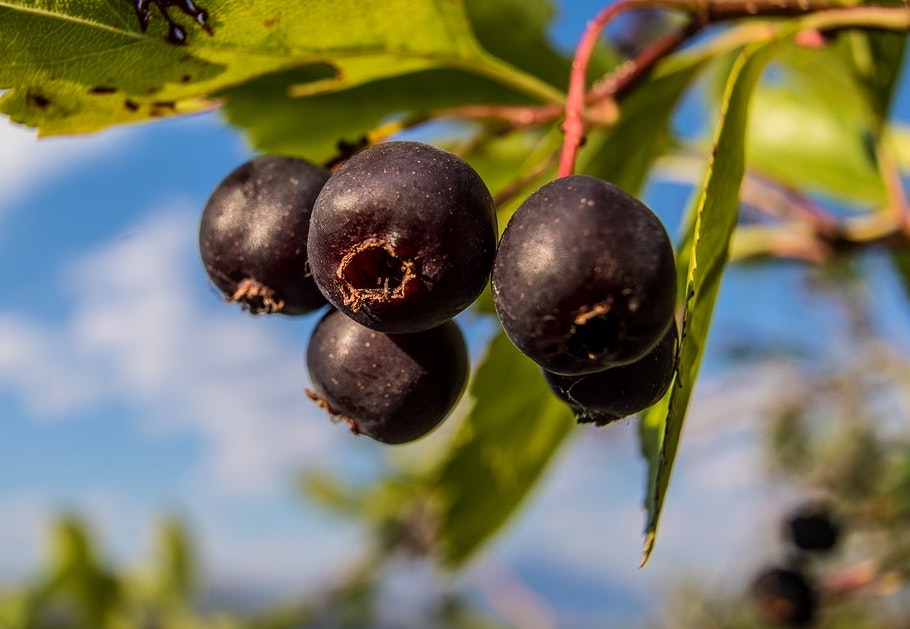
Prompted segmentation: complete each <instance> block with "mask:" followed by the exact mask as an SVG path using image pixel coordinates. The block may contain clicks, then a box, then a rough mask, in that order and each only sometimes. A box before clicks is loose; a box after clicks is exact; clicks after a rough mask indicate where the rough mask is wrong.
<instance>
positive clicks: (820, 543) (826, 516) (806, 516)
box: [784, 503, 841, 553]
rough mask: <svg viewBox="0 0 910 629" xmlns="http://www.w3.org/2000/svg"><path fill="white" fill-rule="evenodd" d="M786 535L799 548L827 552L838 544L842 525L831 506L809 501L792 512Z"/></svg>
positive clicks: (786, 526)
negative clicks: (836, 518) (835, 517)
mask: <svg viewBox="0 0 910 629" xmlns="http://www.w3.org/2000/svg"><path fill="white" fill-rule="evenodd" d="M784 528H785V536H786V538H787V539H788V541H789V542H790V543H791V544H792V545H793V546H794V547H795V548H797V549H798V550H803V551H807V552H815V553H826V552H829V551H831V550H833V549H834V548H835V546H837V542H838V539H839V538H840V532H841V527H840V524H839V523H838V522H837V521H836V520H835V519H834V515H833V514H832V512H831V508H830V507H829V506H828V505H826V504H823V503H807V504H805V505H802V506H800V507H799V508H797V509H796V510H795V511H794V512H793V513H791V514H790V515H789V516H788V517H787V519H786V522H785V524H784Z"/></svg>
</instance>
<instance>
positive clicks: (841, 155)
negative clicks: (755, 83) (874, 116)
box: [747, 84, 885, 206]
mask: <svg viewBox="0 0 910 629" xmlns="http://www.w3.org/2000/svg"><path fill="white" fill-rule="evenodd" d="M844 89H845V90H846V89H847V88H844ZM832 102H833V101H831V100H829V99H824V98H822V97H821V96H820V95H818V94H817V93H813V92H806V91H805V90H802V89H800V86H799V85H796V84H788V85H785V86H780V85H763V86H762V87H761V88H760V89H759V90H757V91H756V93H755V97H754V100H753V103H752V116H751V117H750V119H749V141H748V145H747V148H748V163H749V167H750V169H754V170H756V171H758V172H760V173H762V174H763V175H765V176H768V177H770V178H771V179H773V180H775V181H778V182H780V183H783V184H785V185H789V186H792V187H794V188H798V189H802V190H805V191H807V192H822V193H826V194H829V195H833V196H835V197H838V198H841V199H844V200H848V201H851V202H854V203H860V204H864V205H867V206H868V205H876V204H879V203H882V202H884V200H885V191H884V187H883V186H882V182H881V177H880V175H879V173H878V167H877V164H876V161H875V157H874V145H873V144H872V136H871V131H870V127H869V126H868V125H865V124H863V122H862V121H861V120H859V119H857V117H850V116H845V115H843V113H842V110H841V109H840V108H839V107H838V106H836V105H834V104H832Z"/></svg>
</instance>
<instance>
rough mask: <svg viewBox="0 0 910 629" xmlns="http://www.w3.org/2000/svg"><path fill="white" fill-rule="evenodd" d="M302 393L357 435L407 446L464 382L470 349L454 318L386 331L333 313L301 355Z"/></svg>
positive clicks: (440, 415) (434, 421)
mask: <svg viewBox="0 0 910 629" xmlns="http://www.w3.org/2000/svg"><path fill="white" fill-rule="evenodd" d="M306 364H307V369H308V370H309V373H310V380H311V382H312V383H313V389H314V390H312V391H307V394H308V395H309V396H310V398H312V399H313V400H315V401H316V402H317V403H319V405H320V406H322V407H323V408H325V409H326V410H327V411H328V412H329V413H330V414H331V415H332V416H333V417H335V418H336V419H339V420H342V421H346V422H347V423H348V424H349V425H350V427H351V431H352V432H354V433H355V434H364V435H367V436H368V437H372V438H373V439H375V440H377V441H381V442H382V443H389V444H399V443H407V442H409V441H414V440H415V439H419V438H420V437H422V436H424V435H426V434H427V433H429V432H430V431H431V430H433V429H434V428H435V427H436V426H438V425H439V424H440V423H441V422H442V421H443V420H444V419H445V418H446V416H448V414H449V413H450V412H451V411H452V409H453V408H454V407H455V404H456V403H457V402H458V399H459V398H460V397H461V394H462V393H463V392H464V388H465V384H466V383H467V379H468V352H467V348H466V347H465V342H464V338H463V337H462V335H461V332H460V331H459V329H458V325H457V324H456V323H455V322H454V321H446V322H445V323H443V324H442V325H440V326H438V327H435V328H432V329H430V330H424V331H422V332H415V333H413V334H384V333H382V332H377V331H375V330H371V329H369V328H366V327H364V326H362V325H360V324H359V323H357V322H356V321H354V320H353V319H351V318H349V317H347V316H345V315H344V314H343V313H341V312H339V311H337V310H333V311H331V312H329V313H328V314H327V315H326V316H325V317H323V319H322V320H321V321H320V322H319V324H318V325H317V326H316V329H315V330H314V331H313V336H312V337H311V338H310V344H309V346H308V347H307V354H306Z"/></svg>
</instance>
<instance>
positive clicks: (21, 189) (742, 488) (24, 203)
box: [0, 3, 910, 628]
mask: <svg viewBox="0 0 910 629" xmlns="http://www.w3.org/2000/svg"><path fill="white" fill-rule="evenodd" d="M569 4H570V5H571V4H572V3H569ZM578 10H579V7H573V8H572V13H566V14H565V15H564V17H563V21H561V22H560V24H561V25H562V29H563V30H561V31H560V34H561V37H563V38H567V37H569V36H570V35H569V34H568V33H569V29H570V25H571V26H572V27H574V28H576V29H577V28H578V26H579V25H580V24H583V22H584V19H586V18H587V17H589V16H590V12H586V13H584V14H583V15H576V11H578ZM907 102H908V101H907V98H906V86H905V88H904V90H903V93H902V100H901V101H900V103H899V105H898V117H899V118H901V119H902V120H904V121H907V120H908V119H910V112H908V106H907ZM250 155H251V154H250V152H249V149H248V148H247V147H246V146H245V145H244V143H243V141H242V139H241V137H240V136H239V134H238V133H237V132H235V131H234V130H232V129H230V128H228V127H226V126H225V125H224V124H223V123H222V122H221V120H220V119H219V117H218V116H217V115H216V114H209V115H203V116H198V117H193V118H187V119H183V120H176V121H167V122H159V123H156V124H153V125H145V126H139V127H133V128H124V129H115V130H111V131H108V132H104V133H101V134H98V135H94V136H89V137H84V138H66V139H49V140H41V141H38V140H36V139H35V137H34V134H33V133H32V132H30V131H29V130H26V129H22V128H19V127H14V126H13V125H11V124H9V123H7V122H6V121H0V268H2V269H3V285H4V290H3V291H2V292H0V409H3V410H2V418H0V426H2V437H0V583H3V582H4V581H11V580H14V579H17V578H21V577H23V576H24V575H27V574H29V573H30V572H31V571H32V570H33V569H34V567H35V566H36V565H37V563H38V562H39V560H40V558H41V556H42V552H43V550H42V549H43V539H44V533H45V529H44V526H45V524H46V523H47V522H48V519H49V518H50V517H51V516H52V515H54V514H56V513H58V512H60V511H61V510H74V511H76V512H78V513H80V514H82V515H84V516H85V517H86V518H87V519H88V520H89V521H90V522H91V523H92V524H93V526H95V527H96V528H97V530H98V532H99V535H100V536H101V538H102V539H103V542H104V544H105V546H106V548H107V549H108V550H109V551H110V553H111V556H112V558H113V559H114V560H116V561H118V562H123V563H125V564H128V565H133V564H135V563H136V562H140V561H142V560H143V559H144V558H145V557H146V556H147V555H146V553H147V551H148V544H149V538H150V534H151V531H152V524H153V522H154V519H155V518H156V517H157V516H158V515H160V514H162V513H165V512H177V513H179V514H182V515H183V516H184V517H185V518H186V519H187V521H188V522H189V524H190V525H191V527H192V528H193V530H194V531H195V532H196V533H197V536H198V537H197V539H198V542H199V544H200V550H201V553H202V557H201V558H202V560H203V563H204V566H205V568H206V573H207V574H208V575H209V577H210V578H211V579H212V581H213V582H214V583H216V584H217V585H220V586H230V585H237V584H239V585H243V586H249V587H253V588H256V589H260V590H273V591H298V590H305V589H307V588H308V587H315V584H316V583H317V580H320V579H322V580H324V579H325V576H326V566H331V568H330V570H331V571H337V572H335V573H337V574H340V572H341V571H342V570H343V568H344V566H345V563H346V562H347V561H349V560H351V559H352V558H354V557H356V555H357V553H358V551H359V550H360V549H361V548H362V541H363V538H362V535H360V534H359V531H358V530H357V529H356V528H355V527H354V526H353V525H352V524H351V523H346V522H344V521H342V520H339V519H337V518H333V517H330V516H328V515H326V514H325V513H323V512H322V511H320V510H318V509H317V508H314V507H312V506H308V505H306V504H304V503H302V502H301V501H299V500H298V499H297V498H296V497H295V495H294V492H293V482H294V479H295V474H296V473H298V472H299V471H300V470H301V469H305V468H308V467H313V468H317V469H329V470H334V471H337V472H339V473H342V474H351V475H362V474H367V473H369V472H370V470H371V469H374V468H377V467H379V466H381V465H382V464H383V461H384V459H385V457H386V456H388V455H389V452H390V451H389V450H388V449H387V448H383V447H382V446H378V445H377V444H374V443H373V442H370V441H368V440H366V439H355V438H353V437H352V436H351V435H350V434H348V433H347V431H346V430H344V429H343V428H342V427H340V426H336V425H333V424H332V423H331V422H330V421H329V420H328V419H327V417H326V416H324V415H323V414H322V413H321V411H319V410H318V409H317V408H316V407H315V406H314V405H313V404H312V403H310V402H309V401H308V400H307V399H306V396H305V395H304V388H305V386H306V385H307V382H306V374H305V369H304V366H303V351H304V348H305V346H306V340H307V337H308V334H309V331H310V330H311V328H312V326H313V325H314V324H315V321H316V317H304V318H296V319H292V318H281V317H279V318H274V317H251V316H248V315H246V314H244V313H241V312H240V311H239V310H237V309H234V308H230V307H226V306H225V305H224V304H223V303H221V301H220V299H219V297H218V296H217V295H216V294H215V292H214V290H213V289H212V288H211V287H209V285H208V283H207V281H206V278H205V275H204V272H203V271H202V268H201V264H200V262H199V260H198V253H197V251H196V235H197V224H198V220H199V216H200V213H201V210H202V207H203V205H204V203H205V200H206V198H207V197H208V194H209V193H210V191H211V190H212V188H213V187H214V186H215V185H216V184H217V183H218V182H219V181H220V180H221V178H222V177H224V175H226V174H227V173H228V172H229V171H230V170H231V169H233V168H234V167H236V166H237V165H239V164H240V163H241V162H243V161H244V160H246V159H247V158H248V157H250ZM648 200H649V202H651V203H652V205H653V206H654V207H655V209H656V210H657V211H658V212H659V213H661V214H662V215H663V216H665V217H668V218H669V219H672V217H673V216H678V213H679V212H680V211H681V208H682V204H684V203H685V201H686V193H685V191H683V190H681V189H679V188H678V187H674V186H671V185H658V186H654V187H652V189H651V191H650V194H649V198H648ZM873 264H874V261H873ZM874 277H875V278H876V279H875V281H876V282H879V283H880V285H881V291H876V294H878V295H881V296H882V297H881V299H882V305H883V312H887V315H885V316H884V318H883V322H882V325H883V326H885V327H888V329H889V330H892V331H893V332H894V333H895V335H896V338H897V339H898V340H899V342H906V341H907V332H908V326H907V325H906V315H907V307H906V304H905V303H904V302H903V301H901V300H900V299H899V298H895V297H894V295H896V294H898V291H896V281H895V279H894V278H893V277H892V276H890V275H889V274H888V273H887V272H885V271H882V272H880V273H877V274H875V275H874ZM802 282H803V279H802V275H801V273H800V272H799V270H798V269H797V268H794V267H783V268H777V269H773V270H767V271H758V270H746V269H743V270H735V271H733V272H732V273H731V275H730V276H729V278H728V281H727V283H726V285H725V288H724V292H723V294H722V298H721V304H720V308H719V310H718V313H717V319H716V321H717V328H716V329H717V332H716V338H714V337H712V343H713V344H715V345H720V344H723V343H724V342H725V341H731V339H732V340H735V339H736V337H737V335H740V334H747V335H757V336H758V337H760V338H767V339H768V342H769V343H772V342H779V343H790V342H807V343H809V344H812V338H813V335H812V333H814V337H815V338H820V335H819V334H818V331H822V332H827V331H831V332H834V333H836V331H837V330H838V328H839V326H841V325H842V324H843V321H842V320H840V318H839V316H838V314H837V313H831V312H829V311H826V310H825V309H823V308H819V307H818V306H817V305H814V304H813V302H812V299H811V297H810V296H808V295H807V294H806V293H805V291H804V290H803V284H802ZM731 342H732V341H731ZM713 364H715V365H717V364H720V363H713ZM792 369H793V367H791V366H788V365H787V364H784V363H771V364H768V365H765V366H759V367H756V368H754V369H753V370H751V371H750V372H748V373H741V372H738V371H735V370H733V371H730V370H721V369H719V368H714V369H712V363H709V364H708V365H707V368H706V373H707V374H708V375H709V377H708V378H706V380H705V381H704V383H703V384H702V385H701V386H700V389H699V394H698V395H697V396H696V401H695V407H694V410H693V413H692V415H691V419H690V422H689V424H688V425H687V428H686V434H685V438H684V441H683V444H682V449H681V454H680V459H679V462H678V470H677V472H676V475H675V477H674V481H673V485H672V488H671V494H670V497H669V499H668V503H667V511H666V513H665V518H664V521H663V524H662V528H661V536H660V539H659V541H658V546H657V551H656V554H655V556H654V558H653V560H652V562H651V564H649V567H648V568H647V569H645V570H643V571H642V570H639V569H638V560H639V554H640V548H641V541H642V540H641V534H640V533H641V528H642V524H643V513H642V511H641V508H640V504H641V496H642V484H643V481H644V474H645V469H644V466H643V464H642V462H641V460H640V459H639V457H638V454H637V442H636V438H635V426H634V424H633V423H631V422H624V423H622V424H619V425H615V426H611V427H610V428H609V430H601V431H595V430H585V429H579V431H577V434H576V438H575V439H573V441H572V443H571V444H570V446H569V447H568V448H567V449H566V450H565V451H563V452H562V454H561V456H560V457H559V459H558V461H557V462H556V464H555V465H554V467H553V470H552V473H551V474H550V475H549V476H548V477H547V479H546V481H545V482H544V483H543V486H542V487H540V489H539V490H538V491H537V492H536V493H535V495H534V497H533V499H532V500H531V501H530V502H529V504H528V505H527V507H526V509H525V510H524V511H523V512H522V513H521V516H520V518H519V519H517V520H516V521H515V523H514V526H513V527H512V528H510V529H509V530H508V532H507V534H505V535H503V536H500V537H499V538H497V540H496V542H495V544H494V545H492V546H491V547H490V549H489V551H488V552H487V553H486V554H485V555H484V556H483V557H482V558H480V559H479V560H478V561H477V562H475V563H474V564H472V566H471V567H470V569H469V570H468V571H466V573H465V574H464V575H462V577H461V578H460V582H461V583H462V584H463V585H464V587H468V588H473V589H477V590H478V591H484V590H489V589H490V588H492V589H493V590H495V589H496V588H508V587H509V586H510V584H512V585H514V584H516V583H517V584H520V585H521V587H522V588H527V591H528V592H530V593H532V594H533V597H534V598H533V600H535V601H536V604H538V605H539V606H540V608H541V610H542V611H541V615H540V617H539V618H538V619H537V620H536V621H535V622H538V623H539V626H540V627H541V628H545V627H549V626H555V624H554V623H555V622H556V621H555V620H554V621H553V623H551V624H549V625H548V624H547V622H549V620H548V619H549V618H552V619H558V621H559V622H561V623H563V624H566V623H568V622H571V623H573V624H571V625H569V626H577V627H583V626H599V625H598V624H597V622H602V621H603V620H604V619H605V618H609V617H610V615H611V614H612V615H614V616H615V617H617V618H629V617H635V616H637V615H639V614H641V613H645V612H646V610H648V609H651V608H652V607H653V606H654V604H655V603H656V601H657V600H658V597H659V592H660V591H661V590H660V588H661V587H662V586H663V585H664V584H666V583H668V582H671V581H672V580H673V579H674V578H676V577H678V576H679V575H680V574H691V575H695V576H697V577H699V578H702V579H704V580H705V581H706V582H708V583H726V584H727V585H728V586H732V587H735V586H736V584H737V583H739V582H741V581H742V579H745V578H747V576H748V575H749V574H750V572H749V571H750V570H751V569H752V567H754V566H755V565H757V564H758V563H760V562H762V561H763V560H764V559H765V558H766V557H768V556H770V555H771V554H772V553H773V552H774V549H775V548H776V541H775V532H776V524H775V522H776V518H777V517H778V515H779V514H780V513H781V512H782V511H783V509H784V505H786V504H788V503H789V502H792V500H793V499H794V498H795V497H794V496H792V495H790V494H789V493H788V492H787V490H786V489H785V488H780V487H775V486H772V485H769V484H768V483H767V482H765V481H764V479H763V478H762V476H761V469H762V463H761V452H760V449H759V444H760V441H761V439H760V437H761V426H760V424H758V423H757V421H756V420H757V418H758V417H759V416H760V415H761V413H762V412H764V411H766V410H767V409H769V408H773V407H774V405H775V404H777V403H779V402H780V401H782V400H786V399H787V398H788V396H800V395H802V394H803V393H804V392H803V391H801V390H800V388H799V387H800V381H799V379H798V378H795V377H793V373H792V371H791V370H792ZM730 408H735V409H737V415H736V417H735V418H733V419H731V418H730V417H729V415H730V413H729V409H730ZM431 439H432V438H431ZM421 443H423V442H421ZM418 447H431V446H423V445H415V446H407V447H404V448H399V449H393V451H392V452H391V456H392V457H394V458H403V459H407V458H408V457H409V456H411V455H416V454H419V452H418V450H415V449H414V448H418ZM756 541H759V542H763V543H764V546H762V545H761V544H756ZM556 575H558V576H556ZM402 579H404V580H407V576H406V575H405V576H403V577H402ZM737 579H739V581H738V580H737ZM500 611H502V613H504V614H508V613H517V612H514V610H513V611H512V612H510V611H509V610H500ZM588 622H590V623H591V624H590V625H585V623H588ZM529 626H530V625H529Z"/></svg>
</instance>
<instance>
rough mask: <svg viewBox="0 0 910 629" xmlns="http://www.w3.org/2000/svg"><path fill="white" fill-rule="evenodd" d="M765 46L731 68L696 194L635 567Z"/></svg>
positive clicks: (727, 229)
mask: <svg viewBox="0 0 910 629" xmlns="http://www.w3.org/2000/svg"><path fill="white" fill-rule="evenodd" d="M770 50H771V47H769V46H766V45H755V46H750V47H748V48H746V49H745V50H744V51H743V52H742V53H741V54H740V55H739V56H738V57H737V59H736V61H735V62H734V64H733V67H732V69H731V72H730V75H729V79H728V81H727V86H726V88H725V90H724V96H723V98H722V101H721V110H720V120H719V123H718V127H717V131H716V133H715V136H714V143H713V151H712V153H711V158H710V159H709V162H708V170H707V174H706V176H705V180H704V183H703V185H702V188H701V191H700V193H699V195H698V196H697V198H696V201H695V205H694V214H695V216H696V218H695V223H694V237H693V238H692V239H691V243H692V247H691V251H690V252H689V254H688V264H687V265H686V268H680V272H681V273H682V272H685V273H686V277H687V282H686V285H687V289H686V293H685V295H684V300H685V305H684V311H683V321H682V331H681V334H680V347H679V358H678V364H677V370H676V377H675V381H674V383H673V385H671V389H670V392H669V393H668V394H667V396H665V398H664V399H663V400H662V401H661V402H660V403H658V404H657V405H655V406H653V407H652V408H651V409H649V410H648V411H646V412H645V414H644V415H643V416H642V419H641V424H640V433H641V446H642V450H643V454H644V456H645V458H646V459H647V461H648V467H649V471H648V486H647V491H646V496H645V507H646V509H647V512H648V519H647V523H646V525H645V545H644V552H643V556H642V564H644V563H645V562H647V560H648V557H649V556H650V554H651V550H652V549H653V547H654V541H655V539H656V534H657V525H658V522H659V519H660V513H661V509H662V507H663V503H664V498H665V496H666V492H667V487H668V485H669V482H670V474H671V471H672V469H673V462H674V460H675V457H676V451H677V447H678V445H679V438H680V434H681V432H682V427H683V421H684V419H685V414H686V409H687V407H688V404H689V398H690V396H691V394H692V389H693V387H694V385H695V381H696V377H697V375H698V369H699V366H700V364H701V360H702V357H703V352H704V346H705V342H706V340H707V337H708V331H709V329H710V324H711V316H712V314H713V311H714V303H715V300H716V298H717V293H718V290H719V288H720V280H721V277H722V275H723V271H724V267H725V265H726V261H727V253H728V248H729V243H730V237H731V236H732V234H733V230H734V228H735V226H736V221H737V216H738V214H739V188H740V184H741V183H742V178H743V173H744V170H745V154H744V153H745V152H744V147H743V145H744V139H745V133H746V121H747V112H748V106H749V98H750V96H751V95H752V92H753V89H754V87H755V85H756V84H757V82H758V79H759V77H760V76H761V72H762V70H763V69H764V67H765V64H766V63H767V61H768V59H769V57H770Z"/></svg>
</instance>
